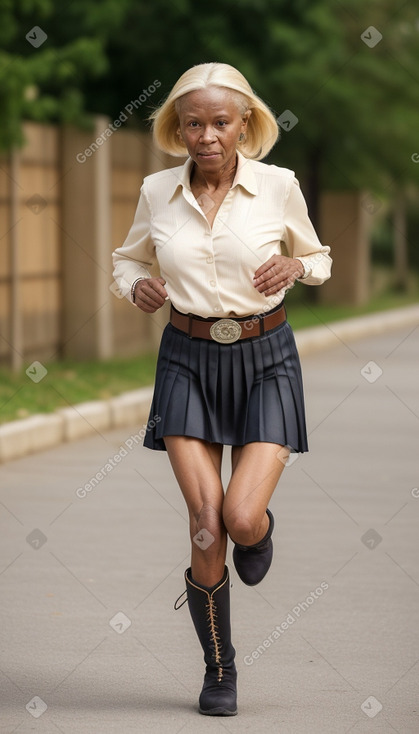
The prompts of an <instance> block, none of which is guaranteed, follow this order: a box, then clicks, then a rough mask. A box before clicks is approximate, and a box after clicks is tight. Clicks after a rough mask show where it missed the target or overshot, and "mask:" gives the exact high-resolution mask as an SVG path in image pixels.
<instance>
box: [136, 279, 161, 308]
mask: <svg viewBox="0 0 419 734" xmlns="http://www.w3.org/2000/svg"><path fill="white" fill-rule="evenodd" d="M165 283H166V281H165V279H164V278H144V279H143V280H139V281H138V283H137V285H136V286H135V291H134V303H135V305H136V306H138V308H140V309H141V311H145V312H146V313H154V312H155V311H157V309H159V308H161V307H162V306H163V305H164V303H165V302H166V300H167V299H168V298H169V296H168V294H167V291H166V288H164V285H165Z"/></svg>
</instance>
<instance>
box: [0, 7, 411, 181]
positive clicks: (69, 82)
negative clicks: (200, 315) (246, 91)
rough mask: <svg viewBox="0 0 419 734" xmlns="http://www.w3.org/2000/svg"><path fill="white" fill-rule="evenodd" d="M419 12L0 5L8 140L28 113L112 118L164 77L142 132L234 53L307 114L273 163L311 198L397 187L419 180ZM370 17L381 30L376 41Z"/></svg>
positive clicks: (258, 86)
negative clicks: (35, 37)
mask: <svg viewBox="0 0 419 734" xmlns="http://www.w3.org/2000/svg"><path fill="white" fill-rule="evenodd" d="M418 21H419V14H418V12H417V10H416V8H415V6H414V3H400V4H399V7H395V4H394V1H393V0H370V2H368V3H365V0H346V2H345V0H341V1H340V2H336V1H335V0H333V1H332V0H212V2H211V3H201V4H199V5H198V4H197V3H194V2H192V0H153V2H152V3H151V2H145V0H72V2H69V3H67V2H64V0H61V2H54V0H2V1H1V2H0V41H1V45H2V48H3V51H1V53H0V89H1V92H0V103H1V105H2V110H3V115H2V119H1V122H0V146H2V147H8V146H10V145H11V144H12V143H15V142H16V141H17V140H18V135H19V133H18V131H19V122H20V120H21V119H22V117H30V118H32V119H36V120H64V121H73V122H79V123H80V122H83V119H85V117H83V116H84V115H86V113H87V112H90V113H105V114H108V115H110V117H111V118H115V117H117V116H118V115H119V113H120V111H121V110H122V109H123V108H124V107H125V105H126V104H127V103H128V102H129V101H130V100H131V99H134V98H136V97H138V95H139V94H140V93H141V92H142V90H143V88H145V87H148V86H149V85H150V84H151V83H152V82H153V81H154V80H155V79H159V80H160V82H161V87H160V88H159V91H158V92H157V93H155V94H154V95H153V96H152V97H151V98H150V100H149V101H148V102H147V103H144V105H142V106H141V107H140V108H139V110H138V111H137V113H136V114H135V115H132V116H131V117H130V118H129V120H128V122H127V123H126V124H127V125H129V126H134V127H135V126H136V127H140V128H141V127H144V126H145V125H146V122H145V121H146V118H147V116H148V114H149V112H150V110H151V109H152V107H153V106H155V105H157V104H158V103H159V102H160V101H161V99H162V97H164V96H165V95H166V94H167V93H168V92H169V90H170V88H171V87H172V85H173V83H174V82H175V81H176V79H177V78H178V76H179V75H180V74H181V73H182V72H183V71H185V70H186V69H187V68H189V67H190V66H192V65H194V64H197V63H202V62H206V61H214V60H215V61H223V62H226V63H230V64H233V65H235V66H237V67H238V68H239V69H240V70H241V71H242V73H243V74H244V75H245V76H246V77H247V78H248V80H249V82H250V84H251V85H252V86H253V88H254V89H255V90H256V91H257V93H258V94H260V96H261V97H262V98H263V99H265V100H266V101H267V103H268V104H269V105H270V106H271V108H272V109H273V110H274V112H275V113H276V114H277V115H279V114H281V113H282V112H283V111H284V110H286V109H289V110H291V111H292V112H293V113H294V114H295V115H296V116H297V117H298V120H299V122H298V124H297V125H296V126H295V127H294V128H293V129H292V130H290V131H289V132H286V131H284V132H283V133H282V141H281V142H280V143H279V144H278V146H277V147H276V148H275V150H274V151H273V153H272V155H271V157H270V160H272V161H273V162H277V163H279V164H281V165H285V166H288V167H290V168H293V169H294V170H296V171H297V173H298V175H299V177H303V178H304V176H307V177H308V178H309V179H310V177H311V179H312V183H311V189H312V192H311V193H313V192H314V191H315V190H319V188H321V187H325V186H327V187H328V188H331V187H336V188H338V187H339V188H373V189H375V190H376V191H377V192H380V191H381V192H383V194H386V195H391V193H392V188H393V187H395V188H397V187H400V186H404V185H405V183H406V182H408V181H412V182H417V180H418V175H419V166H418V165H415V164H414V163H412V160H411V155H412V154H413V153H414V152H417V140H416V136H417V130H418V129H419V71H418V70H419V43H418V34H419V25H418ZM35 25H39V26H41V28H43V30H44V31H45V32H46V33H47V34H48V39H47V40H46V41H45V43H44V44H43V45H42V46H40V47H39V48H33V47H32V46H31V45H30V43H28V41H27V40H26V38H25V35H26V33H27V32H28V31H29V30H30V29H31V28H32V27H33V26H35ZM369 26H373V27H375V28H376V29H377V30H378V31H379V32H380V33H381V34H382V40H380V41H379V42H378V43H376V44H375V45H374V46H373V47H370V46H369V45H367V44H366V43H364V42H363V40H362V39H361V36H362V35H363V34H364V31H365V30H366V29H367V28H368V27H369ZM309 188H310V186H309ZM309 193H310V192H309Z"/></svg>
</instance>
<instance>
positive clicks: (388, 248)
mask: <svg viewBox="0 0 419 734" xmlns="http://www.w3.org/2000/svg"><path fill="white" fill-rule="evenodd" d="M418 41H419V10H418V8H417V5H416V3H414V2H394V0H392V1H390V0H371V1H370V2H369V3H365V2H364V0H347V1H346V2H345V0H342V1H339V2H337V1H334V0H292V1H291V0H289V1H287V0H252V1H250V0H223V1H222V2H221V1H220V0H213V2H212V3H210V4H202V5H199V7H198V6H197V4H196V3H192V2H191V0H170V1H169V0H153V3H146V2H144V0H100V1H99V0H71V1H70V2H63V0H61V2H54V1H53V0H3V2H2V3H1V4H0V47H1V50H0V102H1V110H2V115H1V117H0V146H1V153H0V378H1V380H0V405H1V406H2V409H1V419H0V420H1V421H7V420H12V419H15V418H22V417H25V416H26V415H28V414H30V413H32V412H39V411H51V410H54V409H55V408H56V407H57V406H60V405H65V404H68V403H70V404H73V403H74V402H77V401H80V400H88V399H92V398H105V397H108V396H110V395H113V394H116V393H118V392H121V391H122V390H126V389H130V388H134V387H135V388H136V387H140V386H141V385H146V384H150V383H151V382H152V380H153V373H154V364H155V358H156V349H157V346H158V343H159V340H160V336H161V331H162V328H163V326H164V324H165V322H166V321H167V318H168V312H167V308H166V307H165V309H162V310H161V311H159V312H158V313H157V314H154V315H153V316H150V315H145V314H142V313H141V312H140V311H139V310H138V309H134V308H133V307H132V306H130V304H129V303H128V302H127V301H126V299H124V298H121V294H120V293H119V292H118V291H117V289H116V288H115V285H114V284H113V282H112V263H111V253H112V250H113V249H114V248H115V247H117V246H119V245H121V244H122V243H123V241H124V239H125V237H126V235H127V233H128V230H129V228H130V226H131V223H132V220H133V216H134V212H135V207H136V204H137V201H138V195H139V189H140V186H141V183H142V179H143V177H144V176H145V175H147V174H149V173H151V172H154V171H157V170H160V169H162V168H165V167H167V166H173V165H179V164H180V163H181V162H182V159H173V158H170V157H169V156H166V155H163V154H162V153H161V152H159V151H158V150H156V149H155V148H154V147H153V144H152V141H151V136H150V131H149V126H148V124H147V117H148V115H149V114H150V112H151V111H152V110H153V109H154V108H155V107H156V106H158V105H159V104H160V103H161V102H162V100H163V99H164V98H165V96H166V95H167V94H168V92H169V91H170V89H171V87H172V86H173V84H174V83H175V81H176V80H177V78H178V77H179V76H180V74H182V73H183V72H184V71H185V70H186V69H188V68H189V67H190V66H192V65H194V64H197V63H202V62H207V61H221V62H226V63H229V64H233V65H234V66H236V67H237V68H238V69H239V70H240V71H241V72H242V73H243V74H244V75H245V76H246V78H247V79H248V81H249V83H250V84H251V86H252V87H253V89H254V90H255V91H256V93H257V94H259V95H260V96H261V97H262V98H263V99H264V100H265V102H266V103H267V104H268V105H269V106H270V107H271V109H272V110H273V112H274V114H275V115H276V117H277V119H278V124H279V125H280V127H281V140H280V142H279V143H278V144H277V145H276V147H275V148H274V150H273V151H272V153H271V154H270V156H269V157H268V158H267V159H266V162H268V163H275V164H277V165H280V166H285V167H288V168H291V169H292V170H294V171H295V173H296V176H297V178H298V179H299V181H300V184H301V188H302V190H303V193H304V195H305V198H306V201H307V204H308V207H309V213H310V216H311V219H312V221H313V223H314V225H315V227H316V229H317V231H318V234H319V236H320V239H321V241H322V242H323V243H324V244H329V245H330V246H331V248H332V253H331V254H332V256H333V260H334V266H333V277H332V279H331V280H330V281H328V282H327V283H326V284H325V285H324V286H322V287H321V288H319V289H316V288H309V287H305V286H304V285H302V284H298V285H297V286H296V287H295V288H293V289H292V290H291V291H290V292H289V294H288V296H287V303H288V307H289V308H288V314H289V320H290V322H291V324H292V326H293V327H294V328H299V327H303V326H304V327H306V326H311V325H313V326H314V325H318V324H322V323H328V322H331V321H334V320H336V319H341V318H346V317H350V316H352V315H358V314H362V313H367V312H370V311H378V310H384V309H393V308H397V307H400V306H403V305H406V304H409V303H412V302H415V301H416V300H417V297H418V293H419V275H418V271H419V249H418V247H417V231H418V225H419V213H418V199H419V195H418V187H419V137H418V131H419V43H418ZM34 361H37V362H40V363H41V365H43V366H45V369H46V370H47V372H48V379H47V380H43V381H42V388H41V384H39V389H37V390H36V391H34V390H32V389H31V387H33V384H32V383H31V382H30V380H28V376H27V375H28V373H27V371H26V370H28V369H31V365H32V364H33V363H34ZM32 369H33V368H32Z"/></svg>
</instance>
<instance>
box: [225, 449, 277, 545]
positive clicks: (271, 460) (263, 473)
mask: <svg viewBox="0 0 419 734" xmlns="http://www.w3.org/2000/svg"><path fill="white" fill-rule="evenodd" d="M288 455H289V450H288V449H287V448H285V447H284V446H280V445H278V444H273V443H262V442H255V443H248V444H245V446H235V447H233V450H232V475H231V479H230V482H229V485H228V487H227V491H226V495H225V499H224V503H223V519H224V524H225V527H226V528H227V532H228V534H229V535H230V537H231V539H232V540H233V542H235V543H240V544H241V545H254V544H255V543H258V542H259V540H261V539H262V538H263V537H264V535H265V534H266V532H267V530H268V527H269V518H268V515H267V514H266V508H267V506H268V504H269V500H270V499H271V496H272V494H273V492H274V490H275V487H276V485H277V484H278V481H279V478H280V476H281V474H282V471H283V469H284V466H285V462H286V460H287V458H288Z"/></svg>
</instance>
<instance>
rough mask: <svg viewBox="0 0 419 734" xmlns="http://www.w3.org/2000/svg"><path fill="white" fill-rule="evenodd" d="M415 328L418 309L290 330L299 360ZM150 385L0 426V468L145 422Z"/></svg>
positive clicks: (385, 312) (400, 310)
mask: <svg viewBox="0 0 419 734" xmlns="http://www.w3.org/2000/svg"><path fill="white" fill-rule="evenodd" d="M408 326H413V327H416V326H419V306H416V305H414V306H406V307H405V308H399V309H395V310H393V311H380V312H379V313H376V314H371V315H368V316H360V317H357V318H353V319H347V320H345V321H334V322H330V323H328V324H324V325H323V326H314V327H310V328H307V329H298V330H296V331H295V340H296V343H297V348H298V352H299V354H300V357H306V356H308V355H309V354H313V353H315V352H318V351H320V350H322V349H329V348H331V347H334V346H337V345H338V343H342V342H343V343H344V342H345V341H353V340H355V339H364V338H366V337H369V336H376V335H378V334H383V333H384V332H387V331H389V330H390V329H398V328H400V327H408ZM152 395H153V386H150V387H144V388H140V389H139V390H130V391H128V392H125V393H122V394H121V395H118V396H116V397H113V398H109V399H108V400H92V401H89V402H86V403H78V404H77V405H74V406H72V407H68V408H59V409H57V410H56V411H55V412H54V413H50V414H46V415H43V414H37V415H32V416H30V417H29V418H23V419H21V420H16V421H11V422H10V423H5V424H3V425H1V426H0V463H4V462H6V461H12V460H13V459H20V458H22V457H23V456H26V455H27V454H32V453H35V452H36V451H44V450H46V449H49V448H52V447H54V446H57V445H58V444H60V443H62V442H64V441H75V440H77V439H80V438H84V437H86V436H90V435H92V434H94V433H95V432H99V433H100V432H102V431H108V430H111V429H113V428H121V427H124V426H127V427H128V426H133V425H135V424H139V423H143V422H145V421H147V419H148V413H149V409H150V403H151V399H152Z"/></svg>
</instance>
